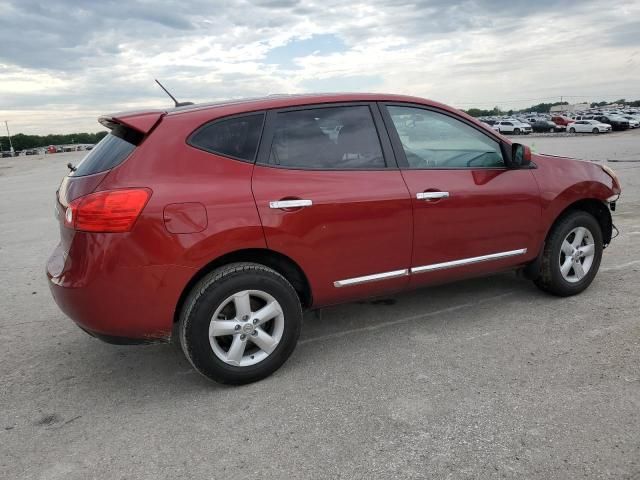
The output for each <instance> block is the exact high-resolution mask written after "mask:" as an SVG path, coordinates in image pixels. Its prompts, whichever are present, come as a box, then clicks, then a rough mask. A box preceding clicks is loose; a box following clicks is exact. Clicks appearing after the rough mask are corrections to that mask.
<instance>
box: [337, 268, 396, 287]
mask: <svg viewBox="0 0 640 480" xmlns="http://www.w3.org/2000/svg"><path fill="white" fill-rule="evenodd" d="M407 275H409V269H408V268H405V269H404V270H394V271H392V272H384V273H375V274H373V275H365V276H363V277H355V278H347V279H345V280H337V281H335V282H333V286H334V287H336V288H340V287H349V286H351V285H360V284H361V283H369V282H377V281H378V280H387V279H389V278H398V277H405V276H407Z"/></svg>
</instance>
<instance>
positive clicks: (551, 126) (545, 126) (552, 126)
mask: <svg viewBox="0 0 640 480" xmlns="http://www.w3.org/2000/svg"><path fill="white" fill-rule="evenodd" d="M531 128H532V129H533V131H534V132H564V131H565V130H566V129H567V127H565V126H564V125H558V124H557V123H553V122H552V121H551V120H540V119H538V120H536V121H534V122H532V123H531Z"/></svg>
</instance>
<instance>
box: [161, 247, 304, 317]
mask: <svg viewBox="0 0 640 480" xmlns="http://www.w3.org/2000/svg"><path fill="white" fill-rule="evenodd" d="M235 262H252V263H257V264H260V265H264V266H265V267H269V268H272V269H273V270H275V271H276V272H278V273H279V274H280V275H282V276H283V277H284V278H286V279H287V280H288V281H289V283H291V285H292V286H293V288H294V289H295V291H296V292H297V293H298V296H299V298H300V303H301V304H302V307H303V308H309V307H310V306H311V305H312V303H313V295H312V291H311V284H310V283H309V280H308V279H307V276H306V275H305V273H304V271H303V270H302V268H300V266H299V265H298V264H297V263H296V262H295V261H293V260H292V259H291V258H290V257H288V256H286V255H284V254H282V253H279V252H276V251H275V250H269V249H267V248H247V249H242V250H236V251H233V252H229V253H226V254H224V255H222V256H220V257H218V258H216V259H214V260H212V261H210V262H209V263H207V264H206V265H205V266H204V267H202V268H201V269H200V270H198V271H197V272H196V273H195V275H193V276H192V277H191V279H190V280H189V281H188V282H187V284H186V285H185V287H184V289H183V290H182V293H181V294H180V297H179V298H178V303H177V304H176V307H175V311H174V315H173V321H174V323H177V322H178V320H179V318H180V311H181V310H182V305H183V304H184V302H185V300H186V298H187V296H188V295H189V292H190V291H191V290H192V289H193V287H194V285H195V284H196V283H198V281H199V280H200V279H201V278H203V277H204V276H205V275H207V274H208V273H210V272H212V271H213V270H215V269H216V268H219V267H221V266H223V265H227V264H229V263H235Z"/></svg>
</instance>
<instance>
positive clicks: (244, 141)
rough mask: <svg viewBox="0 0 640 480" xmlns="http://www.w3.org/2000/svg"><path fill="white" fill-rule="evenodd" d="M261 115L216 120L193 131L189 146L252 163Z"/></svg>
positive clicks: (260, 125)
mask: <svg viewBox="0 0 640 480" xmlns="http://www.w3.org/2000/svg"><path fill="white" fill-rule="evenodd" d="M263 119H264V114H263V113H257V114H252V115H244V116H241V117H232V118H228V119H223V120H216V121H214V122H212V123H209V124H207V125H204V126H203V127H200V128H199V129H198V130H196V131H195V133H194V134H193V135H191V138H189V142H188V143H189V144H190V145H191V146H193V147H196V148H199V149H201V150H205V151H207V152H211V153H217V154H220V155H224V156H227V157H233V158H237V159H239V160H245V161H248V162H253V161H254V159H255V156H256V151H257V150H258V144H259V143H260V135H261V134H262V123H263Z"/></svg>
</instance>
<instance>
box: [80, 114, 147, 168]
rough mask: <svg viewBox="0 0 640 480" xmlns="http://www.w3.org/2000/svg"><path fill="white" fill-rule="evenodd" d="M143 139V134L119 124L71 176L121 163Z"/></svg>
mask: <svg viewBox="0 0 640 480" xmlns="http://www.w3.org/2000/svg"><path fill="white" fill-rule="evenodd" d="M141 141H142V134H141V133H139V132H136V131H135V130H131V129H128V128H126V127H123V126H122V125H117V126H116V127H114V128H113V130H111V132H110V133H109V134H108V135H107V136H106V137H104V138H103V139H102V140H100V141H99V142H98V144H97V145H96V146H95V147H93V149H92V150H91V152H89V154H88V155H87V156H86V157H84V158H83V159H82V161H81V162H80V163H79V164H78V166H77V167H76V169H75V171H73V172H71V173H70V174H69V176H71V177H82V176H84V175H92V174H94V173H100V172H104V171H105V170H110V169H112V168H113V167H115V166H117V165H120V164H121V163H122V162H123V161H124V160H125V159H126V158H127V157H128V156H129V155H131V152H133V151H134V150H135V148H136V145H138V144H139V143H140V142H141Z"/></svg>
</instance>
